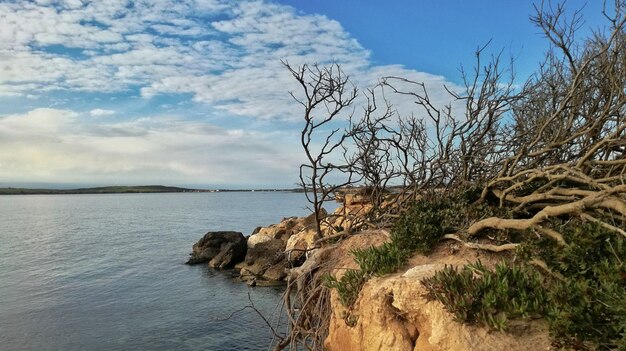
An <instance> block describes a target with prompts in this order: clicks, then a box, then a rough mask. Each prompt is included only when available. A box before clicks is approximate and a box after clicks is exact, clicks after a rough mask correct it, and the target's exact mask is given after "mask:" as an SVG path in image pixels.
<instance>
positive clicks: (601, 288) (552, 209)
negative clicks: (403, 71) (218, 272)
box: [287, 1, 626, 350]
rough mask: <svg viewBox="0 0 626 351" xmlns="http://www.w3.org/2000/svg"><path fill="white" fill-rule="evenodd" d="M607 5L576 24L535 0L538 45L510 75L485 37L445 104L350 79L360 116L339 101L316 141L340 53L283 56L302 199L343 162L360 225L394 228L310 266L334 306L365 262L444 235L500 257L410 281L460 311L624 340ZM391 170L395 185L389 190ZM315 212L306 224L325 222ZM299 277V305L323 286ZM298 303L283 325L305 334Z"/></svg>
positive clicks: (625, 110) (340, 95)
mask: <svg viewBox="0 0 626 351" xmlns="http://www.w3.org/2000/svg"><path fill="white" fill-rule="evenodd" d="M608 9H609V7H608V6H607V10H606V12H605V13H604V15H605V17H606V19H607V27H606V28H605V29H602V30H598V31H596V32H594V33H593V34H592V35H591V36H589V37H587V38H583V39H579V38H578V37H577V36H576V34H577V30H578V29H579V28H580V25H581V21H582V19H581V18H579V17H578V14H577V13H574V14H573V16H568V15H567V13H566V11H565V8H564V7H563V6H562V5H557V6H554V7H550V6H548V7H543V6H538V7H537V13H536V14H535V15H534V16H533V17H532V18H531V20H532V21H533V22H534V23H535V24H536V25H537V27H538V28H539V29H540V30H541V31H542V32H543V33H544V34H545V36H546V38H547V39H548V41H549V43H550V45H551V49H550V50H549V51H548V52H547V53H546V57H545V60H544V62H543V63H542V64H541V66H540V67H539V69H538V71H537V72H536V73H535V74H534V75H532V76H531V77H530V78H528V79H527V80H526V81H525V83H524V84H521V85H520V84H516V83H517V82H518V80H517V79H516V78H515V77H514V76H513V74H512V72H513V68H512V67H503V64H502V60H501V58H500V57H498V56H496V57H493V58H492V59H491V60H490V61H489V62H487V63H484V62H483V51H484V48H481V49H479V50H478V51H477V55H476V57H477V63H476V66H475V68H474V70H473V71H472V72H467V71H462V72H463V80H464V82H465V90H464V91H462V92H459V91H451V90H450V91H449V92H450V95H451V98H452V99H453V100H454V102H453V103H451V104H449V105H446V106H437V105H436V104H435V102H434V101H433V100H431V98H430V97H429V95H428V90H427V87H425V86H424V85H423V84H422V83H420V82H414V81H411V80H408V79H405V78H402V77H384V78H383V79H381V81H380V84H379V85H377V86H376V87H374V88H372V89H369V90H367V91H365V92H364V94H363V95H364V96H365V98H366V101H367V106H366V107H365V108H364V109H363V111H364V112H363V115H362V116H361V118H356V117H355V116H354V114H352V115H350V122H351V123H350V128H348V129H346V130H345V131H343V132H342V131H340V130H339V129H334V130H333V131H332V132H331V133H330V134H327V135H325V136H322V137H321V140H322V148H321V149H320V150H318V151H319V152H315V151H313V150H312V148H313V147H314V143H311V140H312V136H313V135H315V132H320V131H323V130H324V129H323V128H319V127H321V126H323V125H327V124H331V123H332V120H333V118H335V117H336V116H338V115H340V113H341V112H342V111H343V110H345V109H346V107H348V106H350V105H351V104H352V102H353V101H355V95H356V93H357V92H356V90H355V89H354V88H353V87H352V86H351V83H350V81H349V79H348V78H347V77H346V76H345V75H344V74H343V72H342V71H341V68H340V67H338V66H337V67H333V68H327V69H326V68H319V67H317V66H313V67H309V66H302V67H299V68H292V67H290V66H289V65H287V66H288V68H289V69H290V71H291V72H292V73H293V74H294V77H295V78H296V79H297V80H298V81H299V82H300V84H301V85H302V87H303V90H304V98H298V97H296V95H295V94H294V97H295V98H296V99H298V101H299V102H301V104H302V106H303V107H304V112H305V128H304V129H303V139H302V140H303V143H302V144H303V147H304V149H305V151H306V154H307V156H309V157H308V158H309V161H310V162H309V163H307V164H306V165H303V167H302V168H301V181H302V185H303V187H304V188H305V189H306V188H311V187H314V188H316V189H321V190H320V191H323V194H322V196H318V195H317V193H314V194H313V195H314V196H311V197H310V201H311V203H312V205H313V207H314V209H315V210H316V211H315V212H316V213H317V212H318V208H321V205H322V204H323V202H324V201H325V200H326V199H327V195H328V194H327V193H326V192H325V191H326V190H329V189H336V187H335V186H332V185H330V184H327V183H325V182H328V179H332V176H331V174H332V175H334V176H335V177H339V176H341V175H343V176H344V178H343V181H341V182H339V183H340V184H342V185H350V184H355V185H362V186H365V189H367V190H366V191H365V192H364V194H366V195H367V196H369V200H370V203H371V205H372V206H371V209H370V210H369V211H367V213H366V214H363V213H361V214H360V216H362V217H363V220H362V221H361V222H360V223H361V226H360V228H361V229H365V228H372V227H374V228H381V227H387V228H392V229H391V241H390V242H388V243H385V244H384V245H382V246H379V247H375V248H370V249H360V250H355V251H353V252H352V254H353V256H354V259H355V261H356V262H357V263H358V266H359V268H358V269H348V270H346V271H345V272H344V273H343V274H342V275H341V276H340V277H335V276H329V275H327V276H326V277H325V278H324V279H325V284H326V285H325V286H326V287H330V288H334V289H336V290H337V293H338V295H339V298H340V300H341V301H342V302H343V303H344V304H345V305H346V306H348V307H350V306H352V305H353V304H354V303H355V301H357V299H358V298H359V291H360V289H361V288H362V286H363V285H364V284H365V283H366V282H367V281H368V279H370V278H371V277H373V276H380V275H384V274H389V273H393V272H395V271H397V270H398V269H400V268H402V267H404V266H405V265H406V263H407V261H408V260H409V258H410V257H411V256H412V255H414V254H415V253H422V254H427V253H428V252H429V250H430V249H431V248H432V247H433V246H434V245H435V244H436V243H438V242H440V241H441V240H450V241H451V242H452V243H453V244H454V245H459V246H461V247H464V248H469V249H476V250H482V251H489V252H494V253H498V254H499V255H501V259H502V262H503V263H502V264H500V265H497V266H496V267H495V270H491V269H488V268H487V267H486V266H484V265H482V264H481V263H480V262H475V263H472V264H469V265H467V266H465V267H460V268H454V267H449V268H446V269H444V270H443V271H441V272H439V273H437V274H436V275H435V276H433V277H432V278H428V279H425V280H423V281H422V282H423V284H424V285H425V286H426V287H427V288H428V290H429V296H430V298H432V299H435V300H438V301H440V302H441V303H442V304H443V305H444V306H445V308H446V309H448V310H449V311H450V312H451V313H452V314H453V315H454V316H455V317H456V318H457V319H458V320H459V321H463V322H468V323H480V324H484V325H487V326H490V327H493V328H495V329H499V330H504V329H506V328H507V324H508V321H509V320H510V319H515V318H529V317H533V318H544V319H545V320H547V321H548V322H549V325H550V330H551V332H552V334H553V336H554V338H555V343H556V344H557V345H558V346H562V347H564V348H573V349H581V350H616V349H625V348H626V313H625V312H626V305H625V303H626V302H625V300H624V296H626V266H625V263H624V261H626V249H625V244H624V238H626V185H625V184H626V30H625V23H626V16H625V15H626V14H625V11H626V3H624V2H623V1H615V3H614V6H613V7H612V8H611V9H610V10H608ZM394 96H396V97H398V96H400V97H411V98H412V99H414V102H415V106H416V107H417V110H416V111H414V113H412V114H411V115H409V116H400V115H399V114H398V113H397V111H396V110H395V109H394V108H393V104H392V101H391V100H392V98H393V97H394ZM338 160H341V161H338ZM334 184H336V183H334ZM392 184H395V185H400V187H397V188H395V189H396V190H397V189H400V190H399V191H396V192H395V193H390V191H389V190H390V189H389V186H390V185H392ZM317 220H318V225H317V229H318V232H319V233H320V235H321V234H323V233H322V231H321V228H322V227H323V226H324V225H326V226H327V227H332V226H333V219H332V218H328V217H327V218H320V216H317ZM360 228H358V227H353V228H351V230H349V231H346V230H344V231H343V232H342V233H341V234H342V235H344V236H345V235H347V234H350V233H345V232H355V231H358V230H359V229H360ZM306 291H308V293H307V292H306ZM306 291H305V292H304V293H303V294H302V295H301V296H300V306H302V305H303V304H309V303H310V302H311V301H318V302H319V301H320V299H321V298H322V297H323V296H325V297H326V298H327V294H326V295H324V294H323V293H322V292H321V290H319V289H318V290H314V291H312V290H306ZM296 305H297V304H296ZM310 305H311V306H313V305H316V304H310ZM317 305H319V303H318V304H317ZM293 306H294V304H292V305H289V304H288V309H289V310H290V311H291V312H294V309H293ZM299 311H300V312H298V313H294V314H293V315H295V316H297V315H306V316H307V318H309V319H308V320H306V321H303V320H301V319H299V318H293V319H292V324H291V328H292V330H293V331H294V333H295V334H294V335H296V336H295V337H294V340H297V339H298V337H300V340H301V341H303V343H304V344H305V345H308V344H307V343H308V342H310V340H311V338H314V337H313V336H311V335H312V334H311V333H313V335H314V332H311V329H310V328H309V326H308V325H307V323H310V321H311V318H313V317H312V315H313V314H311V313H308V312H307V313H305V312H303V311H302V310H299ZM319 318H323V317H319ZM346 322H347V323H352V322H353V320H351V319H350V318H349V316H346ZM318 325H319V324H318ZM307 330H308V331H309V332H311V333H309V332H307V333H308V334H307V333H305V332H304V331H307ZM307 340H308V341H307Z"/></svg>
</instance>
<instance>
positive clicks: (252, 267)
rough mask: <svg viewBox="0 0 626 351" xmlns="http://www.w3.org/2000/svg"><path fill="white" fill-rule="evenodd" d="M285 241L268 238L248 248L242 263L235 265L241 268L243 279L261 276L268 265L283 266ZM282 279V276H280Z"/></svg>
mask: <svg viewBox="0 0 626 351" xmlns="http://www.w3.org/2000/svg"><path fill="white" fill-rule="evenodd" d="M284 261H286V260H285V243H284V242H283V241H282V240H280V239H270V240H269V241H264V242H261V243H258V244H256V245H255V246H253V247H252V248H249V249H248V252H247V253H246V257H245V259H244V263H243V264H240V265H237V266H238V267H239V268H240V269H241V273H240V276H241V278H242V279H244V280H249V279H250V278H252V277H261V276H263V274H264V273H265V271H267V270H268V269H269V268H270V267H272V266H275V265H279V264H280V265H281V266H282V269H283V270H284V267H285V262H284ZM280 279H282V277H281V278H280Z"/></svg>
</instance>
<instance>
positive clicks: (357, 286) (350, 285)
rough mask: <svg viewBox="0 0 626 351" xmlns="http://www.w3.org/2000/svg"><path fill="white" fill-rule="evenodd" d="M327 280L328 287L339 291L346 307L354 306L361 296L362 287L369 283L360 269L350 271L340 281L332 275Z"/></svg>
mask: <svg viewBox="0 0 626 351" xmlns="http://www.w3.org/2000/svg"><path fill="white" fill-rule="evenodd" d="M325 278H326V286H327V287H329V288H331V289H337V293H338V294H339V300H340V301H341V303H342V304H343V305H344V306H352V305H353V304H354V302H355V301H356V299H357V297H358V296H359V292H360V291H361V287H363V284H365V282H366V281H367V277H366V275H365V273H363V271H361V270H358V269H348V270H347V271H346V273H344V275H343V276H342V277H341V278H340V279H337V278H336V277H333V276H332V275H330V274H328V275H327V276H326V277H325Z"/></svg>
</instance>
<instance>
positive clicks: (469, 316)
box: [422, 261, 549, 330]
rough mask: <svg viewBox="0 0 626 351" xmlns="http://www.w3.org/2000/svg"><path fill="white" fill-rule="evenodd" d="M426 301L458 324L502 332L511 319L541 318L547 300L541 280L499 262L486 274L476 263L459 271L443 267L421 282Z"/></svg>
mask: <svg viewBox="0 0 626 351" xmlns="http://www.w3.org/2000/svg"><path fill="white" fill-rule="evenodd" d="M422 283H423V284H424V285H425V286H426V288H427V289H428V291H429V293H428V295H427V297H428V298H430V299H436V300H438V301H440V302H441V303H442V304H443V305H444V307H445V308H446V309H447V310H448V311H450V312H451V313H452V314H453V315H454V317H455V318H456V320H458V321H460V322H468V323H478V324H483V325H487V326H489V327H491V328H493V329H496V330H505V329H506V327H507V323H508V320H509V319H511V318H527V317H529V316H531V315H542V314H545V312H546V308H547V306H548V302H549V298H548V296H547V294H546V292H545V289H544V288H543V286H542V278H541V276H540V275H539V274H538V273H536V272H535V271H533V270H532V269H529V268H528V267H525V266H517V265H513V266H512V265H509V264H507V263H504V262H501V263H499V264H498V265H496V269H495V271H489V270H488V269H487V268H486V267H485V266H484V265H483V264H482V263H481V262H480V261H478V262H476V263H474V264H469V265H467V266H465V267H463V268H462V269H461V270H457V269H455V268H453V267H449V266H448V267H446V268H445V269H443V270H441V271H439V272H437V273H436V274H435V275H434V276H433V277H430V278H426V279H424V280H422Z"/></svg>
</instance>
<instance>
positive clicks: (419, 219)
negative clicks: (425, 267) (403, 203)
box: [391, 196, 467, 254]
mask: <svg viewBox="0 0 626 351" xmlns="http://www.w3.org/2000/svg"><path fill="white" fill-rule="evenodd" d="M466 207H467V203H465V202H464V201H463V200H462V199H460V198H456V197H453V196H441V197H437V198H433V199H422V200H419V201H417V202H416V203H415V204H414V205H413V206H412V207H411V208H410V209H409V210H408V211H406V212H405V213H403V214H402V215H401V216H400V218H399V219H398V221H396V223H395V224H394V226H393V229H392V231H391V241H392V242H393V243H394V244H396V245H397V246H398V247H401V248H404V249H406V250H408V251H410V252H419V253H424V254H426V253H428V252H429V251H430V250H431V249H432V248H433V247H434V246H435V244H436V243H437V242H439V240H440V239H441V237H442V236H443V235H444V234H446V233H448V232H454V231H455V229H456V227H458V226H459V224H460V223H462V222H463V220H464V216H465V208H466Z"/></svg>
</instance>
